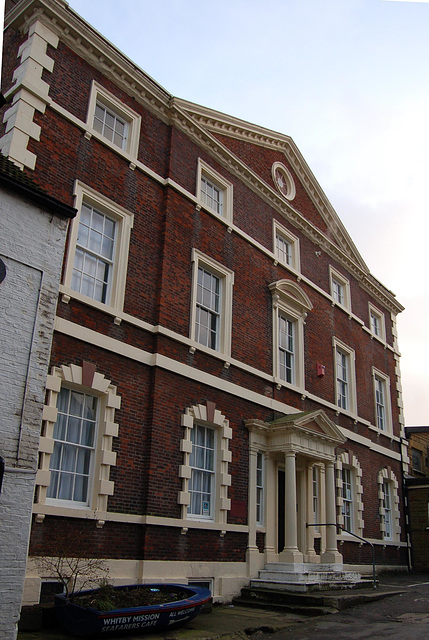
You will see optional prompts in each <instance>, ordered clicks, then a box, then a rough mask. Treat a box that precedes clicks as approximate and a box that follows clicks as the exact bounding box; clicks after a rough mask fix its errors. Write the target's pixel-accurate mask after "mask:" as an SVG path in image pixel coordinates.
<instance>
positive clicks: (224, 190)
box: [196, 158, 233, 222]
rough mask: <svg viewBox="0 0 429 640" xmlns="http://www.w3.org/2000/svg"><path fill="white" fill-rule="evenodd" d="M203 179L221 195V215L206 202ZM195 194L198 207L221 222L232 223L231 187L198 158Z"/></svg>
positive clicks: (229, 183)
mask: <svg viewBox="0 0 429 640" xmlns="http://www.w3.org/2000/svg"><path fill="white" fill-rule="evenodd" d="M203 177H204V178H205V179H206V180H208V181H209V182H211V183H212V184H213V185H214V186H215V187H216V188H217V189H219V191H220V192H221V194H222V213H219V211H217V210H216V209H215V208H212V207H211V206H210V205H209V204H208V203H207V202H206V201H205V198H204V195H203V192H202V186H201V183H202V178H203ZM196 194H197V201H198V205H199V206H200V207H201V208H203V209H204V210H206V211H210V213H214V214H215V215H216V216H219V217H220V218H221V219H223V220H227V221H228V222H232V213H233V212H232V209H233V185H232V183H231V182H229V181H228V180H226V179H225V178H224V177H223V176H222V175H221V174H220V173H218V172H217V171H216V170H215V169H213V168H212V167H211V166H210V165H208V164H207V163H206V162H204V160H202V159H201V158H198V165H197V186H196Z"/></svg>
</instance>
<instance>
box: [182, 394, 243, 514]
mask: <svg viewBox="0 0 429 640" xmlns="http://www.w3.org/2000/svg"><path fill="white" fill-rule="evenodd" d="M181 425H182V427H183V429H184V433H183V438H182V440H181V442H180V449H181V451H182V453H183V464H182V465H181V466H180V468H179V476H180V478H181V480H182V491H180V492H179V495H178V502H179V504H180V505H181V508H182V518H183V519H192V520H201V521H207V520H208V521H214V522H219V523H225V522H226V521H227V514H228V511H229V510H230V509H231V499H230V498H228V487H230V486H231V475H230V474H229V473H228V465H229V463H230V462H231V451H230V450H229V441H230V440H231V438H232V429H231V428H230V426H229V421H228V420H227V419H226V418H225V416H224V415H223V414H222V413H221V412H220V411H219V410H218V409H216V405H215V404H214V403H213V402H207V404H206V405H201V404H200V405H194V406H192V407H189V408H188V409H186V411H185V413H184V414H183V415H182V419H181Z"/></svg>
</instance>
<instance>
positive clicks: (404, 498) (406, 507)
mask: <svg viewBox="0 0 429 640" xmlns="http://www.w3.org/2000/svg"><path fill="white" fill-rule="evenodd" d="M399 443H400V449H401V475H402V508H403V510H404V517H405V535H406V537H407V561H408V571H412V568H413V562H412V555H411V521H410V507H409V501H408V487H407V485H406V483H405V471H404V465H405V463H404V456H403V453H402V447H403V446H405V445H404V444H403V443H404V438H403V437H402V436H400V438H399Z"/></svg>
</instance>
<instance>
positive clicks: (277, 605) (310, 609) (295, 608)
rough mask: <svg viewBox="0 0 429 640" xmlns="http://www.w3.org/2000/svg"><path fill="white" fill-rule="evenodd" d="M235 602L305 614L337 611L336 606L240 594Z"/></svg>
mask: <svg viewBox="0 0 429 640" xmlns="http://www.w3.org/2000/svg"><path fill="white" fill-rule="evenodd" d="M233 604H235V605H237V606H240V607H256V608H258V609H269V610H270V611H282V612H283V613H295V614H300V615H303V616H323V615H327V614H329V613H337V612H338V609H335V608H334V607H322V606H306V605H303V606H301V605H299V604H295V605H294V604H290V605H288V604H286V603H282V602H262V601H255V600H254V599H253V598H245V597H242V596H238V597H236V598H234V600H233Z"/></svg>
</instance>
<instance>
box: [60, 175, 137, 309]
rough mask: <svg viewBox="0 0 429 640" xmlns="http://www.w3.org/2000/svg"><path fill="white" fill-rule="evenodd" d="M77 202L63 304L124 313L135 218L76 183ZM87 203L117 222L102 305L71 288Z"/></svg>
mask: <svg viewBox="0 0 429 640" xmlns="http://www.w3.org/2000/svg"><path fill="white" fill-rule="evenodd" d="M74 195H75V202H74V206H75V208H76V209H77V210H78V214H77V216H76V217H75V218H74V219H73V220H72V221H71V225H70V232H69V233H70V235H69V242H68V247H67V253H66V260H65V269H64V277H63V284H62V285H61V287H60V291H61V293H62V294H63V296H62V299H63V302H68V301H69V300H70V298H76V299H77V300H80V301H82V302H85V303H86V304H90V305H93V306H95V307H98V308H100V309H103V310H105V309H106V308H108V309H111V310H112V312H114V311H115V310H119V311H121V310H122V309H123V305H124V296H125V284H126V275H127V267H128V253H129V245H130V237H131V229H132V228H133V224H134V215H133V214H132V213H131V212H130V211H127V210H126V209H124V208H123V207H121V206H120V205H118V204H116V203H115V202H113V201H112V200H110V199H109V198H106V197H105V196H103V195H101V194H100V193H98V192H97V191H94V189H91V187H88V186H87V185H85V184H83V183H82V182H79V181H76V182H75V186H74ZM83 202H85V203H86V204H88V205H89V206H91V207H94V208H95V209H96V210H98V211H100V212H101V213H102V214H105V215H106V216H107V217H109V218H111V219H112V220H114V221H115V222H116V238H115V250H114V252H115V255H114V260H113V264H112V269H111V277H110V283H109V285H108V298H107V300H106V302H100V301H98V300H95V299H94V298H91V297H89V296H86V295H84V294H82V293H80V292H78V291H75V290H74V289H72V287H71V283H72V275H73V266H74V261H75V252H76V246H77V238H78V233H79V221H80V214H81V210H82V203H83Z"/></svg>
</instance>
